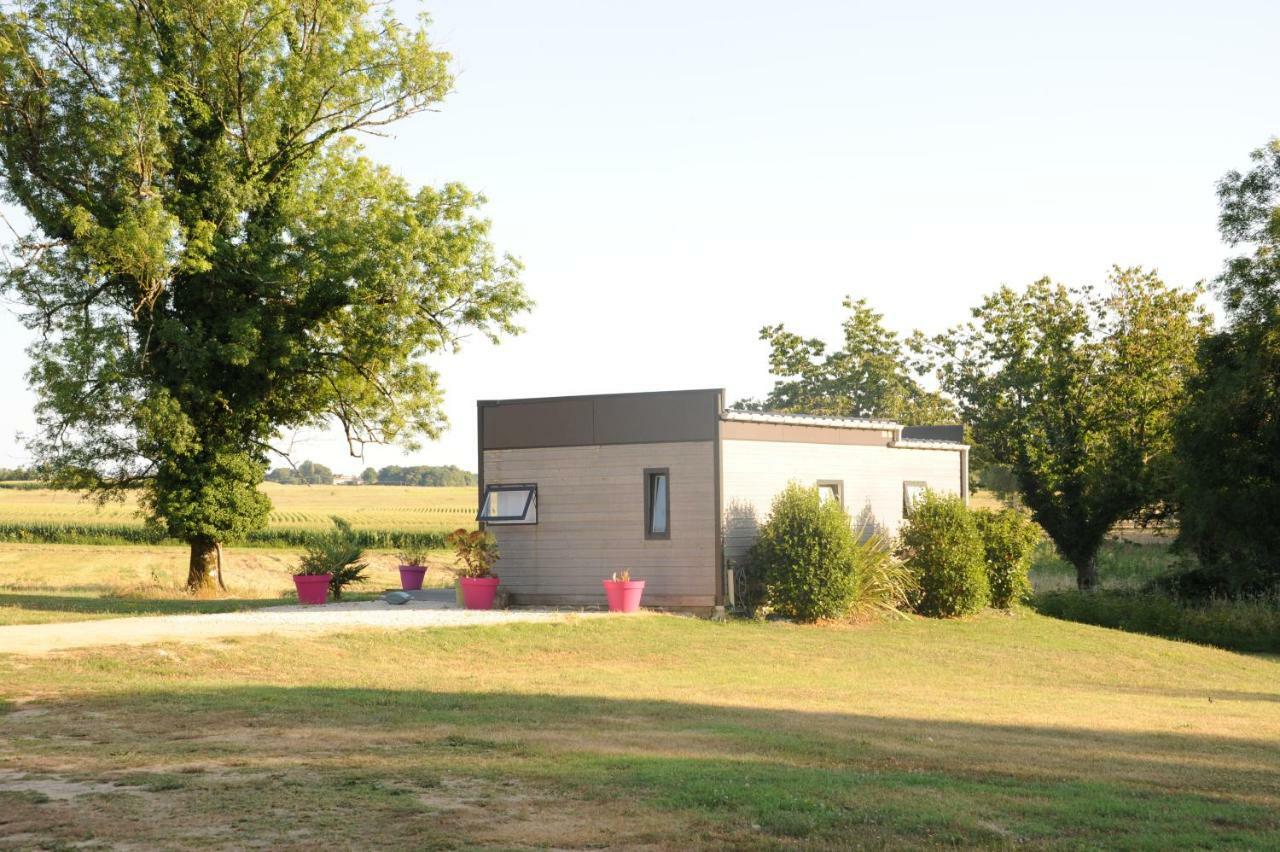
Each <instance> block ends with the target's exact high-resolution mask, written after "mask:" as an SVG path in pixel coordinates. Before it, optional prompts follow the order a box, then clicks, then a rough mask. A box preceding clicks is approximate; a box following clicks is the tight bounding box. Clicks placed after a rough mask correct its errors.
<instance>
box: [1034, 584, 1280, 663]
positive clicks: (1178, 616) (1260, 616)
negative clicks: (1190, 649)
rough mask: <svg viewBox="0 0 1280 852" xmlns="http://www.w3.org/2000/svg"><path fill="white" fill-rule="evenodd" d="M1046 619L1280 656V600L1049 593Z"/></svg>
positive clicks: (1041, 605) (1039, 599)
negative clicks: (1181, 598)
mask: <svg viewBox="0 0 1280 852" xmlns="http://www.w3.org/2000/svg"><path fill="white" fill-rule="evenodd" d="M1034 606H1035V608H1036V609H1037V610H1038V611H1039V612H1041V613H1042V614H1044V615H1049V616H1053V617H1054V618H1061V619H1064V620H1067V621H1079V622H1082V623H1084V624H1096V625H1098V626H1100V627H1111V628H1115V629H1118V630H1128V631H1131V632H1134V633H1147V634H1150V635H1153V636H1165V637H1168V638H1170V639H1183V640H1186V641H1188V642H1200V643H1203V644H1205V645H1216V646H1218V647H1220V648H1228V649H1231V650H1234V651H1255V652H1269V653H1277V652H1280V598H1276V597H1275V596H1270V597H1263V596H1257V597H1240V598H1236V599H1228V598H1215V599H1211V600H1208V601H1180V600H1178V599H1177V598H1174V597H1171V596H1169V595H1165V594H1161V593H1159V592H1154V591H1121V590H1116V591H1111V590H1106V591H1094V592H1090V593H1081V592H1078V591H1066V592H1047V593H1044V594H1040V595H1037V596H1036V597H1035V599H1034Z"/></svg>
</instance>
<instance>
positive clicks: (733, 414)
mask: <svg viewBox="0 0 1280 852" xmlns="http://www.w3.org/2000/svg"><path fill="white" fill-rule="evenodd" d="M720 418H721V419H722V420H743V421H746V422H749V423H780V424H783V425H788V426H834V427H835V428H837V429H877V430H884V429H889V430H893V431H896V430H898V429H901V428H902V424H901V423H897V422H895V421H893V420H877V419H875V418H872V417H836V416H834V415H827V414H780V413H778V412H776V411H725V412H724V413H723V414H721V415H720Z"/></svg>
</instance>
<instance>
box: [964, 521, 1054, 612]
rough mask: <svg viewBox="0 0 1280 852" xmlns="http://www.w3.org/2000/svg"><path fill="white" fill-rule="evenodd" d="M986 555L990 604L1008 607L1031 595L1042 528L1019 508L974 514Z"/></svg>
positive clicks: (1003, 607) (1002, 607)
mask: <svg viewBox="0 0 1280 852" xmlns="http://www.w3.org/2000/svg"><path fill="white" fill-rule="evenodd" d="M973 520H974V522H975V523H976V524H977V525H978V534H979V535H981V536H982V548H983V550H984V552H985V554H986V563H987V585H988V586H989V587H990V590H991V605H992V606H994V607H998V608H1000V609H1008V608H1009V607H1011V606H1013V605H1014V604H1017V603H1021V602H1022V601H1024V600H1026V599H1027V598H1028V597H1029V596H1030V595H1031V580H1030V579H1029V578H1028V572H1029V571H1030V570H1031V553H1032V551H1033V550H1035V546H1036V544H1037V543H1038V542H1039V541H1040V538H1041V534H1040V529H1039V528H1038V527H1037V526H1036V525H1035V523H1033V522H1032V520H1031V519H1030V518H1029V517H1027V516H1026V515H1024V514H1023V513H1022V512H1019V511H1017V510H1016V509H1003V510H1001V511H999V512H990V511H985V510H978V511H975V512H974V513H973Z"/></svg>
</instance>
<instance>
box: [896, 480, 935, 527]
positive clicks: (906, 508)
mask: <svg viewBox="0 0 1280 852" xmlns="http://www.w3.org/2000/svg"><path fill="white" fill-rule="evenodd" d="M912 488H919V489H920V491H921V493H923V492H925V491H928V490H929V483H927V482H925V481H924V480H922V479H904V480H903V481H902V518H903V520H906V519H907V518H909V517H911V489H912Z"/></svg>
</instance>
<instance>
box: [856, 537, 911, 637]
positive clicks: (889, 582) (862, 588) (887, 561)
mask: <svg viewBox="0 0 1280 852" xmlns="http://www.w3.org/2000/svg"><path fill="white" fill-rule="evenodd" d="M853 556H854V559H853V563H854V568H853V579H854V590H853V607H852V609H851V610H850V614H851V615H852V616H854V617H855V618H859V619H863V618H873V617H876V618H883V617H894V618H900V617H903V614H904V613H905V612H906V610H908V609H910V608H911V601H912V599H913V598H914V596H915V595H916V593H917V591H918V589H919V584H918V583H917V581H916V576H915V573H914V572H912V570H911V569H910V568H909V567H908V566H907V565H906V564H904V563H903V562H902V560H901V559H899V558H898V556H897V554H895V553H894V552H893V545H892V544H891V542H890V541H889V539H887V538H886V537H885V536H884V535H882V534H880V533H878V532H869V531H867V530H865V529H864V530H862V531H861V533H860V534H858V535H856V536H855V540H854V547H853Z"/></svg>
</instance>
